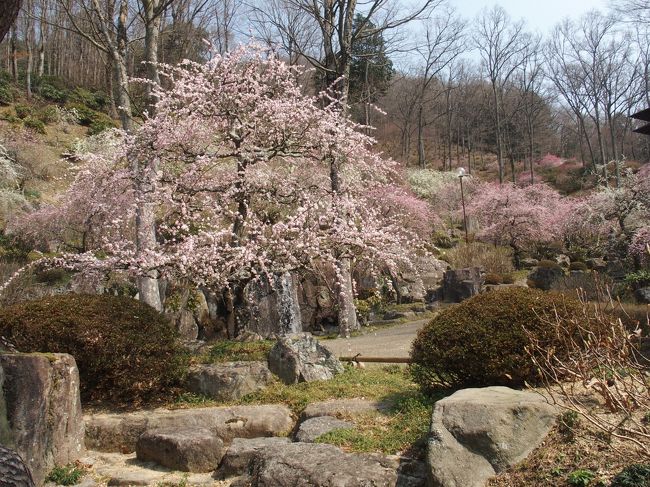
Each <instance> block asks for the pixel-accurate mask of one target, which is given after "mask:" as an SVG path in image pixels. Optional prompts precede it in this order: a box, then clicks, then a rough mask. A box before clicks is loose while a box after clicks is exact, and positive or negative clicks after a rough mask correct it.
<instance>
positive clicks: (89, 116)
mask: <svg viewBox="0 0 650 487" xmlns="http://www.w3.org/2000/svg"><path fill="white" fill-rule="evenodd" d="M68 108H72V109H74V110H75V111H76V112H77V116H78V119H79V123H80V124H81V125H84V126H86V127H88V128H89V130H88V133H89V135H95V134H98V133H100V132H102V131H103V130H106V129H108V128H113V127H116V126H117V125H116V123H115V122H114V121H113V119H112V118H111V117H109V116H108V115H106V114H105V113H102V112H98V111H95V110H93V109H91V108H88V107H87V106H85V105H80V104H73V105H69V106H68Z"/></svg>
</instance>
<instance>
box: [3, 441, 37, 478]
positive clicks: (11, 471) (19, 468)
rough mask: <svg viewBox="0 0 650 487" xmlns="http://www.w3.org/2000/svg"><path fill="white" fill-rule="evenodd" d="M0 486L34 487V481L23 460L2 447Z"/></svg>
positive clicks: (13, 452)
mask: <svg viewBox="0 0 650 487" xmlns="http://www.w3.org/2000/svg"><path fill="white" fill-rule="evenodd" d="M0 486H2V487H34V479H32V476H31V474H30V473H29V469H28V468H27V466H26V465H25V462H23V459H22V458H20V455H18V453H16V452H15V451H13V450H10V449H9V448H5V447H4V446H0Z"/></svg>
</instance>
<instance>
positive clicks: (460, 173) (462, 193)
mask: <svg viewBox="0 0 650 487" xmlns="http://www.w3.org/2000/svg"><path fill="white" fill-rule="evenodd" d="M465 176H467V174H465V168H464V167H459V168H458V179H459V180H460V201H461V202H462V203H463V227H464V228H465V244H469V234H468V230H467V213H466V212H465V191H464V189H463V178H464V177H465Z"/></svg>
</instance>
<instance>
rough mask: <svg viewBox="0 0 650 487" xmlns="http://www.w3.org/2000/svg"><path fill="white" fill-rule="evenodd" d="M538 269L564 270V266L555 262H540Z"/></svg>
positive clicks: (545, 260)
mask: <svg viewBox="0 0 650 487" xmlns="http://www.w3.org/2000/svg"><path fill="white" fill-rule="evenodd" d="M537 267H543V268H545V269H562V266H561V265H560V264H558V263H557V262H555V261H554V260H548V259H544V260H540V261H539V263H538V264H537Z"/></svg>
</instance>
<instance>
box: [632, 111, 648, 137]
mask: <svg viewBox="0 0 650 487" xmlns="http://www.w3.org/2000/svg"><path fill="white" fill-rule="evenodd" d="M630 117H631V118H635V119H637V120H643V121H644V122H650V108H646V109H645V110H641V111H640V112H636V113H635V114H633V115H630ZM632 132H636V133H637V134H643V135H650V124H646V125H641V126H640V127H639V128H637V129H635V130H633V131H632Z"/></svg>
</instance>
